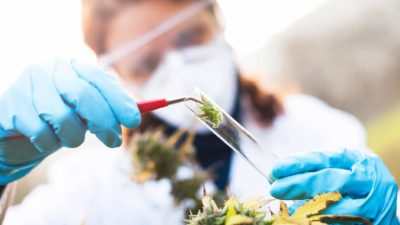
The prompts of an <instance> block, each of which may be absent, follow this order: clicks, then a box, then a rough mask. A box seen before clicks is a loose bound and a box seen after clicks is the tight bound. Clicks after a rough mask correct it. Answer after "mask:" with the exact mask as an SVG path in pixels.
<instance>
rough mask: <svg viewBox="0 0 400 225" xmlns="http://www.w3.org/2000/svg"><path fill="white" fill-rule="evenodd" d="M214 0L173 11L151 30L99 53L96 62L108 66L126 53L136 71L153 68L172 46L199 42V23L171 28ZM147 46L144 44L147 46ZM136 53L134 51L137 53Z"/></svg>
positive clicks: (179, 24)
mask: <svg viewBox="0 0 400 225" xmlns="http://www.w3.org/2000/svg"><path fill="white" fill-rule="evenodd" d="M213 4H214V0H202V1H198V2H196V3H194V4H192V5H190V6H189V7H187V8H186V9H184V10H182V11H181V12H179V13H177V14H176V15H174V16H172V17H170V18H168V19H166V20H165V21H164V22H162V23H161V24H159V25H158V26H157V27H155V28H153V29H152V30H150V31H148V32H146V33H144V34H142V35H141V36H140V37H139V38H135V39H134V40H132V41H130V42H128V43H126V44H124V45H122V46H120V47H118V48H116V49H114V50H112V51H111V52H108V53H106V54H103V55H100V56H99V63H100V65H102V66H104V67H111V66H113V65H115V64H116V63H117V62H119V61H120V60H122V59H124V57H126V56H128V55H132V54H135V55H134V56H133V57H132V60H131V61H133V63H134V64H135V66H134V67H135V69H134V70H137V73H139V74H140V73H144V72H146V71H149V70H153V69H154V68H155V67H157V65H158V64H159V63H160V61H161V60H162V58H163V55H164V54H165V52H166V51H169V50H170V49H171V48H172V49H173V48H175V49H179V48H185V47H189V46H192V45H196V44H201V43H199V42H200V41H199V40H198V39H199V37H201V32H202V28H201V27H196V26H194V27H191V28H190V29H186V30H184V31H182V32H173V31H174V30H176V29H178V28H179V27H180V26H183V25H184V24H185V23H187V22H188V21H190V20H191V19H193V18H194V17H195V16H196V15H198V14H199V13H200V12H201V11H203V10H205V9H207V8H209V7H210V6H212V5H213ZM156 39H157V40H159V39H162V41H159V42H158V45H157V46H155V48H153V49H151V47H152V46H151V45H150V44H151V43H152V42H153V41H154V40H156ZM146 47H147V48H146ZM136 53H137V54H136Z"/></svg>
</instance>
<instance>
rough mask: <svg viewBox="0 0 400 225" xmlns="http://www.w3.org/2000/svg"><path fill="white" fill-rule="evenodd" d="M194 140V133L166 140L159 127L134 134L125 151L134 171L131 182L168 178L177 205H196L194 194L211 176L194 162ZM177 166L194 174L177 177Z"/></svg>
mask: <svg viewBox="0 0 400 225" xmlns="http://www.w3.org/2000/svg"><path fill="white" fill-rule="evenodd" d="M194 137H195V134H194V133H193V132H185V131H184V130H178V131H176V132H175V133H173V134H172V135H171V136H169V137H167V136H166V135H165V134H164V130H163V129H162V128H158V129H154V130H149V131H146V132H144V133H138V134H135V136H134V138H133V139H132V141H131V142H130V143H129V145H128V148H127V150H128V151H129V152H130V153H131V160H132V165H133V168H134V174H133V179H134V180H135V181H137V182H146V181H150V180H161V179H167V180H169V181H170V182H171V186H172V190H171V195H172V196H173V198H174V200H175V204H176V205H179V204H181V203H182V202H183V201H185V200H192V201H193V202H195V203H197V202H199V197H198V196H197V193H198V191H199V190H200V189H201V187H202V185H203V184H204V183H205V182H206V181H207V180H208V179H209V178H210V176H209V174H208V172H207V171H203V170H202V169H201V168H199V166H198V165H197V163H196V162H195V148H194V146H193V140H194ZM180 167H188V168H190V169H191V170H192V171H193V175H192V176H190V177H186V178H185V179H181V178H178V177H177V173H178V169H179V168H180Z"/></svg>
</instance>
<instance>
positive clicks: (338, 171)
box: [271, 150, 399, 224]
mask: <svg viewBox="0 0 400 225" xmlns="http://www.w3.org/2000/svg"><path fill="white" fill-rule="evenodd" d="M272 177H273V178H274V179H275V181H274V183H273V184H272V187H271V195H272V196H274V197H276V198H278V199H285V200H303V199H310V198H312V197H313V196H315V195H318V194H321V193H326V192H335V191H339V192H340V193H341V194H342V195H343V199H342V200H341V201H340V202H338V203H337V204H334V205H333V206H331V207H330V208H329V209H327V210H326V211H325V212H324V213H327V214H337V215H354V216H361V217H364V218H367V219H369V220H371V221H372V222H373V223H374V224H399V222H398V219H397V218H396V208H397V192H398V186H397V184H396V181H395V179H394V178H393V176H392V175H391V174H390V172H389V170H388V169H387V168H386V166H385V164H384V163H383V162H382V161H381V159H380V158H379V157H377V156H375V155H368V154H364V153H361V152H357V151H349V150H341V151H339V152H330V153H328V152H312V153H305V154H302V155H296V156H291V157H287V158H283V159H280V160H279V161H278V162H277V163H276V164H275V166H274V168H273V170H272Z"/></svg>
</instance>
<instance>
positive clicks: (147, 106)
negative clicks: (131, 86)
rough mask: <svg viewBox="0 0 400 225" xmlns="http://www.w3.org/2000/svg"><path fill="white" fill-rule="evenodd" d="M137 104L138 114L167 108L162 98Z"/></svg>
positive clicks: (16, 137)
mask: <svg viewBox="0 0 400 225" xmlns="http://www.w3.org/2000/svg"><path fill="white" fill-rule="evenodd" d="M137 104H138V108H139V111H140V113H146V112H150V111H153V110H156V109H160V108H163V107H166V106H168V101H167V100H166V99H165V98H164V99H156V100H147V101H141V102H138V103H137ZM24 138H25V136H22V135H21V136H14V137H10V139H12V140H21V139H24Z"/></svg>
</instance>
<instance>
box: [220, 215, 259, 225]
mask: <svg viewBox="0 0 400 225" xmlns="http://www.w3.org/2000/svg"><path fill="white" fill-rule="evenodd" d="M253 222H254V219H253V218H251V217H247V216H243V215H234V216H231V217H229V218H227V219H226V222H225V225H247V224H249V225H250V224H253Z"/></svg>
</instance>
